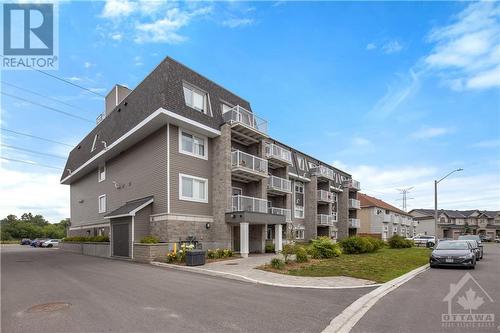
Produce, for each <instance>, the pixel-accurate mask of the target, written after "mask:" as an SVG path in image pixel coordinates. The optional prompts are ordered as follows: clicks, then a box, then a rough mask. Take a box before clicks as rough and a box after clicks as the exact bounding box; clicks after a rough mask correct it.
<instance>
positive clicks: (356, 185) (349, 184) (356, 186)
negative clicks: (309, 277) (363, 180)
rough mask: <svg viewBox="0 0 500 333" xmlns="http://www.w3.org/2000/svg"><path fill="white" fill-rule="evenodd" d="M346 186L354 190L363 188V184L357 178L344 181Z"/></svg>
mask: <svg viewBox="0 0 500 333" xmlns="http://www.w3.org/2000/svg"><path fill="white" fill-rule="evenodd" d="M344 186H346V187H347V188H349V189H350V190H353V191H359V190H361V184H360V183H359V182H358V181H357V180H354V179H349V180H346V181H345V182H344Z"/></svg>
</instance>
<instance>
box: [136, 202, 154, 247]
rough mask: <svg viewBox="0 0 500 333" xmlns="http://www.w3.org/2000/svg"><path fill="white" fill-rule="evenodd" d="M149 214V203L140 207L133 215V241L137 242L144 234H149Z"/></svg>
mask: <svg viewBox="0 0 500 333" xmlns="http://www.w3.org/2000/svg"><path fill="white" fill-rule="evenodd" d="M149 215H151V205H149V206H147V207H145V208H143V209H141V210H140V211H138V212H137V214H135V217H134V238H135V240H134V242H135V243H138V242H140V241H141V239H142V238H143V237H144V236H148V235H149V234H150V230H149Z"/></svg>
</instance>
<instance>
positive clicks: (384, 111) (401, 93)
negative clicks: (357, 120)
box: [371, 69, 422, 118]
mask: <svg viewBox="0 0 500 333" xmlns="http://www.w3.org/2000/svg"><path fill="white" fill-rule="evenodd" d="M421 75H422V72H415V71H413V69H410V70H409V71H408V75H403V76H400V77H399V79H398V80H397V81H396V82H395V83H393V84H392V85H390V86H389V87H388V88H387V92H386V93H385V95H384V96H382V97H381V98H380V99H379V100H378V101H377V102H376V104H375V106H374V107H373V109H372V111H371V114H372V115H374V116H376V117H379V118H385V117H387V116H390V115H391V114H393V113H394V112H395V111H397V109H398V108H399V107H400V106H401V105H402V104H403V103H404V102H405V101H406V100H407V99H409V98H410V97H412V96H414V95H415V94H416V93H417V92H418V91H419V89H420V76H421Z"/></svg>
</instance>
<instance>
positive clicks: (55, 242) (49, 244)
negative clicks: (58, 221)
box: [41, 239, 61, 247]
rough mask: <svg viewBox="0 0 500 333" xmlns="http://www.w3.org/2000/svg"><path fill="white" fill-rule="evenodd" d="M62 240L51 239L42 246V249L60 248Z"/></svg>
mask: <svg viewBox="0 0 500 333" xmlns="http://www.w3.org/2000/svg"><path fill="white" fill-rule="evenodd" d="M60 241H61V240H60V239H49V240H48V241H45V242H43V243H42V244H41V247H54V246H59V242H60Z"/></svg>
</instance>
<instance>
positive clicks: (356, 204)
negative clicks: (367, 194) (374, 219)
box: [349, 199, 361, 209]
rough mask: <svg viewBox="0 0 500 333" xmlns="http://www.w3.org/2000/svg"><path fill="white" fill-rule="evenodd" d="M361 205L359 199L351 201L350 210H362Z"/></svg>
mask: <svg viewBox="0 0 500 333" xmlns="http://www.w3.org/2000/svg"><path fill="white" fill-rule="evenodd" d="M360 208H361V203H360V202H359V200H357V199H349V209H360Z"/></svg>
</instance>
